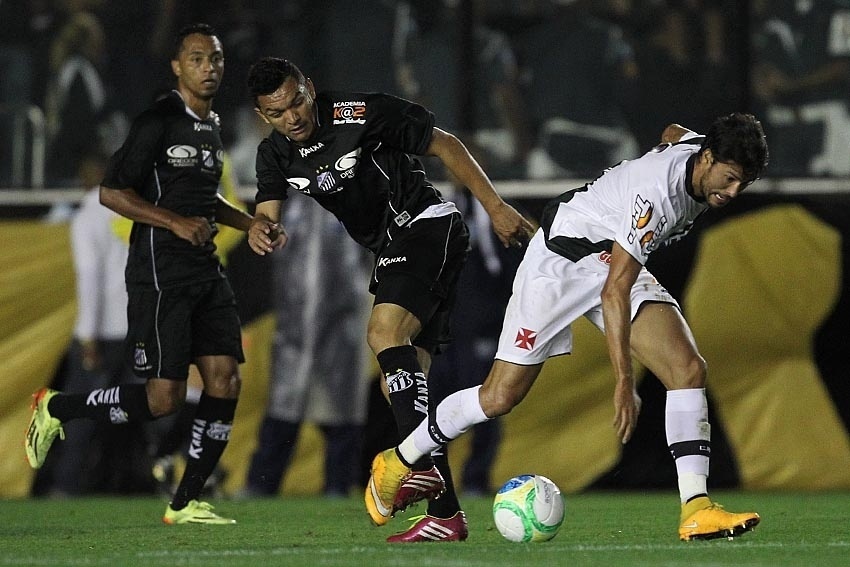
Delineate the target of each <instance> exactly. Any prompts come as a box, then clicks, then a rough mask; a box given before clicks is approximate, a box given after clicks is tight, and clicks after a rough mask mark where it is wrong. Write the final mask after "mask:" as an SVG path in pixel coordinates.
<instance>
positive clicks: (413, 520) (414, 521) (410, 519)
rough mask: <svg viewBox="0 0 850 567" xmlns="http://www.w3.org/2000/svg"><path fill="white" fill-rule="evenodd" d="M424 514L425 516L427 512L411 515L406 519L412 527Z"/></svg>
mask: <svg viewBox="0 0 850 567" xmlns="http://www.w3.org/2000/svg"><path fill="white" fill-rule="evenodd" d="M426 516H427V514H420V515H419V516H411V517H410V518H408V519H407V521H408V522H410V525H411V527H412V526H413V525H415V524H416V522H418V521H420V520H424V519H425V517H426Z"/></svg>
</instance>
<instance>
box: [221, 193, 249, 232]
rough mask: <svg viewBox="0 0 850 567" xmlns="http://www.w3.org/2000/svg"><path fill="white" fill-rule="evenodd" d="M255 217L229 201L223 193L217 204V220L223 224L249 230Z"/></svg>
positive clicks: (245, 230)
mask: <svg viewBox="0 0 850 567" xmlns="http://www.w3.org/2000/svg"><path fill="white" fill-rule="evenodd" d="M253 218H254V217H252V216H251V215H249V214H248V213H246V212H245V211H243V210H242V209H240V208H239V207H237V206H236V205H234V204H233V203H231V202H230V201H228V200H227V199H225V198H224V196H223V195H221V193H219V194H218V202H217V203H216V206H215V220H216V222H219V223H221V224H224V225H227V226H232V227H233V228H238V229H239V230H241V231H244V232H248V229H249V228H251V221H252V220H253Z"/></svg>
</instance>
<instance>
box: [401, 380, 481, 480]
mask: <svg viewBox="0 0 850 567" xmlns="http://www.w3.org/2000/svg"><path fill="white" fill-rule="evenodd" d="M480 389H481V386H475V387H474V388H467V389H465V390H461V391H459V392H455V393H453V394H450V395H449V396H446V399H444V400H443V401H442V402H440V403H439V405H437V409H436V410H434V411H435V413H434V421H436V426H437V431H433V432H432V431H431V426H430V423H429V421H430V419H423V420H422V422H421V423H420V424H419V425H418V426H416V429H414V430H413V433H411V434H410V435H408V436H407V438H406V439H404V440H403V441H402V442H401V443H400V444H399V446H398V452H399V454H400V455H401V458H402V459H404V460H405V461H407V462H408V463H415V462H416V461H418V460H419V459H420V458H422V457H423V456H425V455H429V454H430V453H431V451H433V450H435V449H436V448H437V447H439V446H440V445H443V444H445V443H448V442H449V441H451V440H452V439H457V438H458V437H460V435H461V434H462V433H464V432H466V431H467V430H468V429H469V428H470V427H472V426H473V425H476V424H478V423H482V422H484V421H487V420H488V419H489V418H488V417H487V416H486V415H485V414H484V410H483V409H481V402H479V401H478V390H480ZM435 437H437V438H435Z"/></svg>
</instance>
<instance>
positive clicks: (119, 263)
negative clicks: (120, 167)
mask: <svg viewBox="0 0 850 567" xmlns="http://www.w3.org/2000/svg"><path fill="white" fill-rule="evenodd" d="M105 164H106V158H105V156H100V155H98V154H88V155H87V156H85V157H84V158H83V159H82V160H81V164H80V173H79V178H80V181H81V182H83V183H84V184H85V186H86V187H89V189H88V191H87V192H86V194H85V196H84V197H83V200H82V201H81V203H80V207H79V208H78V209H77V211H76V212H75V213H74V216H73V217H72V220H71V248H72V253H73V261H74V269H75V275H76V298H77V319H76V323H75V325H74V338H73V342H72V344H71V348H70V351H69V358H68V364H67V372H66V373H65V375H64V376H60V379H64V386H63V389H64V391H66V392H71V393H77V394H81V393H84V392H89V391H91V390H92V389H96V388H111V387H113V386H118V385H119V384H125V383H132V382H135V383H141V381H140V380H138V379H137V378H135V377H134V376H133V374H132V371H131V370H130V368H129V367H128V365H127V362H126V357H125V355H124V354H125V350H124V338H125V335H126V334H127V292H126V289H125V286H124V265H125V264H126V263H127V250H128V246H127V241H126V240H124V239H123V238H122V237H121V236H120V235H119V234H117V233H116V231H115V230H114V224H113V223H114V221H115V220H116V219H117V218H119V217H118V215H117V214H116V213H113V212H112V211H111V210H109V209H107V208H106V207H104V206H102V205H101V204H100V199H99V191H98V188H99V183H100V181H101V179H102V178H103V174H104V172H105ZM64 428H65V442H64V443H62V444H59V445H58V446H57V451H56V460H55V462H54V464H53V466H52V467H51V468H50V471H52V472H51V481H52V482H51V483H50V489H49V490H50V493H51V494H52V495H54V496H78V495H81V494H85V493H89V492H94V491H111V492H138V491H143V490H150V489H151V488H152V486H153V484H152V482H151V479H150V476H149V474H148V471H149V470H150V465H149V464H147V463H146V462H145V459H146V457H147V440H146V434H145V430H144V428H143V426H142V425H141V424H125V425H123V426H121V427H116V428H114V429H111V430H108V431H104V430H102V429H101V430H100V431H97V428H96V427H95V423H94V422H93V421H89V420H77V421H72V422H69V423H68V424H66V425H65V426H64ZM140 461H141V462H140Z"/></svg>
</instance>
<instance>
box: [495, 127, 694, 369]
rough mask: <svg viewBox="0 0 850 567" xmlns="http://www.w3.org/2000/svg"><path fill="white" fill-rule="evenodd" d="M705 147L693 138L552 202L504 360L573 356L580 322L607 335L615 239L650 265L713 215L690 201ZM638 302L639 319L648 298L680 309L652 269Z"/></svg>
mask: <svg viewBox="0 0 850 567" xmlns="http://www.w3.org/2000/svg"><path fill="white" fill-rule="evenodd" d="M701 142H702V137H696V136H691V137H689V138H688V139H687V140H684V141H680V142H678V143H676V144H663V145H661V146H658V147H656V148H655V149H653V150H652V151H650V152H649V153H647V154H645V155H643V156H642V157H640V158H638V159H636V160H633V161H624V162H622V163H620V164H619V165H616V166H614V167H612V168H611V169H609V170H607V171H606V172H605V173H604V174H603V175H602V176H601V177H600V178H599V179H597V180H596V181H594V182H592V183H589V184H588V185H586V186H585V187H582V188H579V189H575V190H574V191H569V192H567V193H564V194H563V195H561V196H560V197H557V198H556V199H553V200H552V201H550V202H549V203H548V204H547V205H546V208H545V209H544V212H543V217H542V220H541V227H540V230H538V231H537V234H535V235H534V238H532V239H531V242H530V243H529V245H528V249H527V250H526V252H525V256H524V258H523V261H522V264H520V267H519V270H518V271H517V274H516V277H515V278H514V284H513V295H512V296H511V299H510V301H509V302H508V307H507V310H506V312H505V320H504V323H503V325H502V333H501V336H500V337H499V348H498V351H497V352H496V358H497V359H499V360H505V361H508V362H512V363H514V364H521V365H533V364H540V363H542V362H544V361H545V360H546V359H547V358H549V357H552V356H558V355H561V354H567V353H570V352H572V347H573V335H572V323H573V321H575V320H576V319H578V318H579V317H585V318H587V319H588V320H589V321H590V322H591V323H593V324H594V325H596V326H597V327H598V328H599V329H600V330H602V331H604V330H605V321H604V319H603V317H602V299H601V293H602V288H603V286H604V285H605V281H606V278H607V277H608V270H609V264H610V262H611V250H612V248H613V246H614V242H616V243H618V244H619V245H620V246H622V247H623V248H624V249H625V250H626V251H628V252H629V254H631V255H632V256H634V258H635V259H636V260H637V261H638V262H640V263H641V264H645V263H646V260H647V258H648V257H649V254H650V253H651V252H652V251H653V250H655V249H656V248H658V246H660V245H661V244H663V243H666V242H669V241H671V240H673V239H676V238H678V237H681V236H683V235H684V234H685V233H686V232H687V231H688V230H689V229H690V228H691V226H692V225H693V222H694V220H695V219H696V218H697V217H698V216H699V215H700V214H702V213H703V212H705V211H706V210H707V209H708V206H707V205H706V204H705V203H702V202H699V201H697V200H696V199H695V198H694V197H693V196H692V195H693V187H692V186H691V173H692V171H693V166H694V163H695V160H696V154H697V152H698V151H699V148H700V143H701ZM691 158H693V159H691ZM630 299H631V316H632V318H634V317H635V316H636V315H637V312H638V310H639V309H640V306H641V304H643V303H645V302H648V301H649V302H663V303H670V304H672V305H676V306H678V303H677V302H676V300H675V299H674V298H673V297H672V296H671V295H670V294H669V293H668V292H667V290H666V289H664V287H663V286H662V285H661V284H660V283H658V281H657V280H656V279H655V278H654V277H653V276H652V274H651V273H649V271H648V270H647V269H646V267H642V268H641V270H640V272H639V273H638V275H637V278H636V280H635V283H634V285H633V286H632V290H631V298H630Z"/></svg>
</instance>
